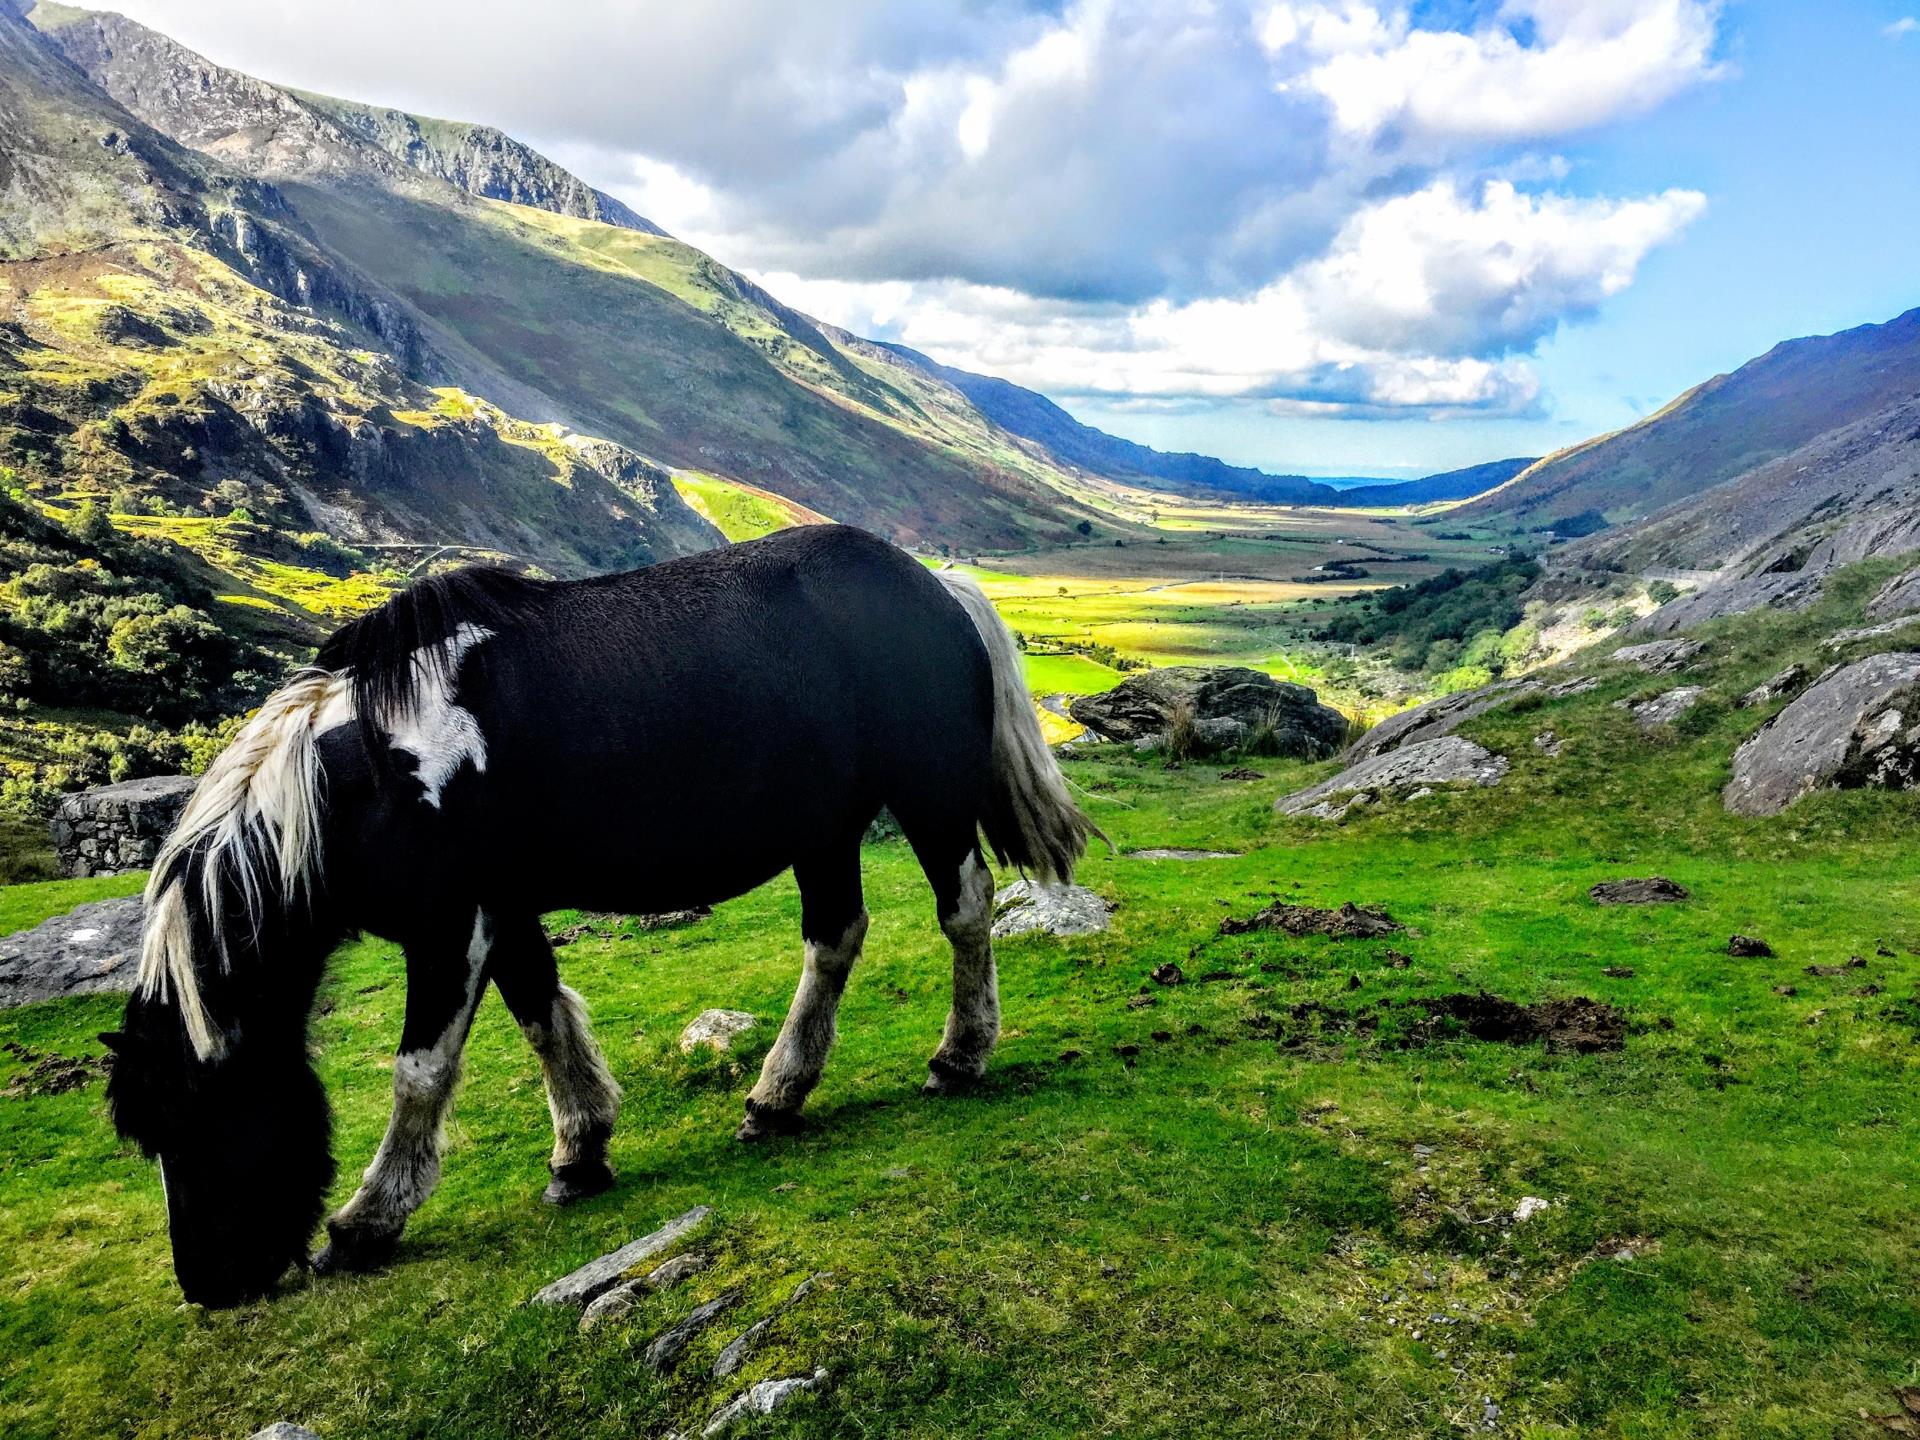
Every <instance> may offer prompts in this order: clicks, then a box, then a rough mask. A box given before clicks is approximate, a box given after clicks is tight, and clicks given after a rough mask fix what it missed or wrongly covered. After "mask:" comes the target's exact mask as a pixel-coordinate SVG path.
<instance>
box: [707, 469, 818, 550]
mask: <svg viewBox="0 0 1920 1440" xmlns="http://www.w3.org/2000/svg"><path fill="white" fill-rule="evenodd" d="M673 485H674V488H675V489H676V490H678V491H679V492H680V498H681V499H683V500H685V501H686V502H687V503H688V504H689V505H691V506H692V507H693V508H694V509H695V510H698V511H699V512H700V513H701V514H702V515H704V516H706V518H707V519H708V520H710V521H712V522H713V524H714V527H715V528H716V529H717V530H719V532H720V533H721V534H722V535H724V536H726V537H727V539H729V540H756V539H758V538H759V537H760V536H762V535H771V534H773V533H774V532H775V531H776V530H786V529H789V528H790V527H792V526H795V525H812V524H818V523H820V522H821V521H822V519H823V518H824V517H822V516H820V515H817V514H815V513H814V512H813V511H811V510H809V509H807V507H806V506H804V505H801V504H798V503H796V502H795V501H792V500H788V499H786V498H784V497H783V496H779V495H775V494H774V493H773V492H772V491H770V490H760V489H757V488H755V487H754V486H752V485H747V484H743V483H741V482H740V481H737V480H723V479H721V478H720V477H719V476H717V475H700V474H696V473H694V472H692V471H686V472H682V473H681V474H678V475H676V476H674V477H673Z"/></svg>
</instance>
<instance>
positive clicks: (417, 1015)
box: [314, 910, 493, 1272]
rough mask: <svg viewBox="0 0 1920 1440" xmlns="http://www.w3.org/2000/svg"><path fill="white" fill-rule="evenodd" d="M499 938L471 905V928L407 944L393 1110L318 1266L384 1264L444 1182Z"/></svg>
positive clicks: (331, 1225)
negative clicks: (460, 1085) (450, 1123)
mask: <svg viewBox="0 0 1920 1440" xmlns="http://www.w3.org/2000/svg"><path fill="white" fill-rule="evenodd" d="M456 937H457V938H456ZM492 948H493V924H492V921H491V920H490V919H489V917H488V916H487V914H486V912H485V911H481V910H476V911H474V912H473V917H472V921H471V929H470V931H469V933H467V934H466V935H459V934H458V930H457V928H454V929H450V930H449V931H448V932H447V933H444V934H442V935H440V936H438V937H436V938H434V939H432V940H426V941H420V942H415V943H412V944H409V945H408V946H407V1015H406V1022H405V1024H404V1025H403V1026H402V1027H401V1032H400V1052H399V1054H398V1055H396V1056H395V1057H394V1061H393V1118H392V1119H391V1120H389V1121H388V1123H387V1133H386V1138H385V1139H383V1140H382V1141H381V1142H380V1148H379V1150H378V1151H377V1152H376V1153H375V1154H374V1157H373V1163H372V1164H371V1165H369V1166H368V1167H367V1170H366V1174H365V1175H364V1176H362V1177H361V1181H360V1188H359V1189H358V1190H356V1191H354V1193H353V1198H352V1199H350V1200H349V1201H347V1203H346V1204H345V1205H343V1206H341V1207H340V1210H339V1212H338V1213H337V1214H335V1215H334V1216H333V1218H332V1219H330V1220H328V1221H327V1236H328V1243H327V1246H326V1248H325V1249H323V1250H322V1251H321V1252H320V1254H319V1255H317V1256H316V1257H315V1258H314V1268H315V1269H317V1270H320V1271H322V1272H325V1271H328V1270H367V1269H372V1268H375V1267H377V1266H380V1265H384V1264H385V1263H386V1262H387V1261H388V1260H390V1259H391V1258H392V1256H393V1252H394V1248H395V1246H396V1245H397V1244H398V1243H399V1240H400V1231H401V1230H402V1229H403V1228H404V1227H405V1225H406V1223H407V1217H408V1216H409V1215H411V1214H413V1212H414V1211H415V1210H417V1209H419V1208H420V1205H421V1203H422V1202H423V1201H425V1200H426V1198H427V1196H428V1195H430V1194H432V1193H433V1187H434V1186H435V1185H436V1184H437V1183H439V1180H440V1138H441V1126H442V1123H443V1122H444V1121H445V1119H446V1114H447V1106H448V1103H449V1102H450V1101H451V1100H452V1098H453V1087H454V1084H455V1082H456V1081H458V1080H459V1078H460V1053H461V1051H462V1050H463V1049H465V1048H466V1043H467V1032H468V1030H470V1029H471V1028H472V1026H473V1012H474V1009H475V1007H476V1006H478V1004H479V1003H480V995H481V992H482V991H483V990H484V989H485V988H486V982H487V963H488V959H489V956H490V953H491V951H492Z"/></svg>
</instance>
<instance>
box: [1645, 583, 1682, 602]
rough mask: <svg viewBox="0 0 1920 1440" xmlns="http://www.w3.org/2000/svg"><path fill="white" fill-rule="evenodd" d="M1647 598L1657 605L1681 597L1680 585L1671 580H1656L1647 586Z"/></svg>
mask: <svg viewBox="0 0 1920 1440" xmlns="http://www.w3.org/2000/svg"><path fill="white" fill-rule="evenodd" d="M1647 598H1648V599H1649V600H1651V601H1652V602H1653V603H1654V604H1656V605H1664V604H1666V603H1667V602H1668V601H1669V600H1678V599H1679V598H1680V587H1679V586H1678V585H1676V584H1674V583H1673V582H1672V581H1671V580H1656V581H1654V582H1653V583H1652V584H1651V585H1649V586H1647Z"/></svg>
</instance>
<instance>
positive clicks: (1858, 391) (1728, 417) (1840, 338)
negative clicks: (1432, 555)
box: [1461, 310, 1920, 527]
mask: <svg viewBox="0 0 1920 1440" xmlns="http://www.w3.org/2000/svg"><path fill="white" fill-rule="evenodd" d="M1915 394H1920V310H1910V311H1908V312H1907V313H1906V314H1904V315H1901V316H1898V317H1897V318H1895V319H1893V320H1889V321H1888V322H1886V323H1885V324H1883V325H1861V326H1858V327H1856V328H1854V329H1852V330H1843V331H1841V332H1840V333H1839V334H1836V335H1821V336H1815V337H1812V338H1808V339H1802V340H1787V341H1783V342H1782V343H1781V344H1779V345H1776V346H1774V347H1773V349H1771V350H1769V351H1768V352H1767V353H1766V354H1765V355H1762V356H1760V357H1759V358H1758V359H1756V360H1751V361H1749V362H1747V363H1746V364H1745V365H1742V366H1741V367H1740V368H1739V369H1738V370H1735V371H1734V372H1733V373H1732V374H1730V375H1717V376H1715V377H1714V378H1713V379H1711V380H1709V381H1707V382H1706V383H1705V384H1703V385H1698V386H1696V387H1694V388H1693V389H1692V390H1689V391H1687V393H1686V394H1684V395H1682V396H1680V397H1679V398H1678V399H1676V400H1674V401H1673V402H1672V403H1671V404H1669V405H1667V406H1666V407H1665V408H1664V409H1662V410H1660V411H1659V412H1658V413H1656V414H1654V415H1651V416H1649V417H1648V418H1647V419H1645V420H1642V421H1641V422H1640V423H1639V424H1637V425H1634V426H1631V427H1630V428H1628V429H1625V430H1621V431H1617V432H1615V433H1614V434H1611V435H1605V436H1601V437H1600V438H1599V439H1596V440H1590V441H1588V442H1587V443H1586V444H1584V445H1579V446H1575V447H1574V448H1572V449H1570V450H1563V451H1560V452H1559V453H1558V454H1555V455H1549V456H1547V457H1546V458H1545V459H1544V460H1541V461H1539V462H1538V463H1537V464H1535V465H1533V466H1532V467H1531V468H1529V469H1527V470H1525V471H1523V472H1521V473H1520V474H1519V475H1518V476H1516V477H1515V478H1514V479H1513V480H1511V481H1509V482H1508V483H1507V484H1506V485H1504V486H1502V487H1501V488H1499V489H1497V490H1494V491H1492V492H1491V493H1489V494H1487V495H1484V496H1481V497H1480V498H1479V499H1477V500H1474V501H1472V502H1470V503H1469V504H1468V505H1466V506H1465V507H1463V509H1462V512H1461V513H1462V514H1463V515H1465V516H1468V517H1470V518H1492V517H1496V516H1504V517H1508V518H1511V519H1512V520H1514V521H1516V522H1519V523H1521V524H1523V525H1529V526H1536V527H1537V526H1544V525H1549V524H1552V523H1553V522H1555V521H1562V520H1568V519H1571V518H1573V517H1575V516H1582V515H1585V514H1587V513H1588V512H1597V513H1599V514H1600V515H1602V516H1604V517H1605V518H1606V519H1607V520H1608V521H1610V522H1612V523H1616V524H1618V523H1621V522H1623V521H1627V520H1633V519H1637V518H1639V517H1640V516H1643V515H1647V514H1650V513H1651V512H1653V511H1655V510H1658V509H1660V508H1661V507H1662V506H1665V505H1669V504H1672V503H1673V502H1675V501H1678V500H1684V499H1685V498H1687V497H1688V496H1691V495H1696V494H1699V493H1701V492H1702V491H1705V490H1708V489H1710V488H1711V487H1713V486H1715V485H1717V484H1719V483H1720V482H1722V481H1724V480H1731V479H1733V478H1734V477H1736V476H1739V475H1744V474H1745V473H1747V472H1748V471H1750V470H1752V469H1754V468H1755V467H1756V466H1760V465H1764V464H1766V463H1767V462H1768V461H1770V460H1774V459H1777V458H1778V457H1780V456H1782V455H1785V454H1787V453H1788V452H1789V451H1792V450H1795V449H1797V448H1798V447H1800V446H1802V445H1805V444H1807V443H1808V442H1809V441H1812V440H1814V439H1816V438H1817V437H1819V436H1821V435H1824V434H1826V433H1827V432H1829V431H1832V430H1836V429H1838V428H1840V427H1842V426H1845V425H1849V424H1852V423H1854V422H1856V421H1860V420H1864V419H1866V418H1867V417H1869V416H1871V415H1874V414H1876V413H1878V412H1880V411H1882V410H1884V409H1885V408H1887V407H1888V406H1890V405H1894V404H1897V403H1899V402H1900V401H1903V400H1906V399H1909V398H1911V397H1912V396H1914V395H1915Z"/></svg>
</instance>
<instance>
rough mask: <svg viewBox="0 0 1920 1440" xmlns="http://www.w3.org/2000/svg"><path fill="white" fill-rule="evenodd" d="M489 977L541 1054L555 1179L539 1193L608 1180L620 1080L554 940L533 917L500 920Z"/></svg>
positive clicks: (582, 1189) (567, 1195) (553, 1201)
mask: <svg viewBox="0 0 1920 1440" xmlns="http://www.w3.org/2000/svg"><path fill="white" fill-rule="evenodd" d="M492 975H493V982H494V984H496V985H498V986H499V987H500V998H501V999H503V1000H505V1001H506V1002H507V1008H508V1009H509V1010H511V1011H512V1012H513V1018H514V1019H515V1020H517V1021H518V1022H519V1023H520V1033H521V1034H523V1035H525V1036H526V1037H527V1043H528V1044H529V1045H531V1046H533V1052H534V1054H536V1055H538V1056H539V1057H540V1070H541V1073H542V1074H543V1075H544V1076H545V1077H546V1082H547V1109H548V1110H549V1111H551V1112H552V1115H553V1158H552V1159H551V1160H549V1161H548V1162H547V1168H548V1169H549V1170H550V1171H551V1172H552V1173H553V1180H552V1183H550V1184H549V1185H548V1186H547V1190H546V1193H545V1194H544V1195H542V1196H541V1197H540V1198H541V1199H543V1200H545V1201H546V1202H547V1203H548V1204H550V1205H566V1204H569V1203H571V1202H572V1201H575V1200H581V1199H585V1198H586V1197H587V1196H589V1195H598V1194H599V1193H600V1192H601V1191H603V1190H607V1189H610V1188H611V1187H612V1185H613V1170H612V1168H611V1167H610V1166H608V1164H607V1141H608V1140H609V1139H610V1138H611V1137H612V1135H613V1122H614V1118H615V1117H616V1116H617V1115H618V1114H619V1112H620V1087H619V1086H618V1085H617V1084H615V1083H614V1079H613V1076H612V1075H611V1074H610V1073H609V1072H608V1070H607V1062H606V1059H605V1057H603V1056H602V1055H601V1053H600V1047H599V1046H598V1045H596V1044H595V1043H594V1040H593V1032H592V1030H590V1029H589V1028H588V1026H587V1007H586V1006H585V1004H583V1003H582V1002H581V999H580V997H579V996H578V995H576V994H575V993H574V992H573V991H571V990H569V989H568V988H567V987H566V986H564V985H562V984H561V983H560V972H559V969H558V967H557V966H556V965H555V964H554V959H553V947H552V946H551V945H550V944H548V943H547V936H546V932H545V931H544V930H542V929H541V928H540V922H539V921H538V920H534V919H526V920H522V921H516V922H513V923H512V924H504V923H503V924H502V926H501V929H500V934H499V935H498V936H496V937H495V939H494V946H493V968H492Z"/></svg>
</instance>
